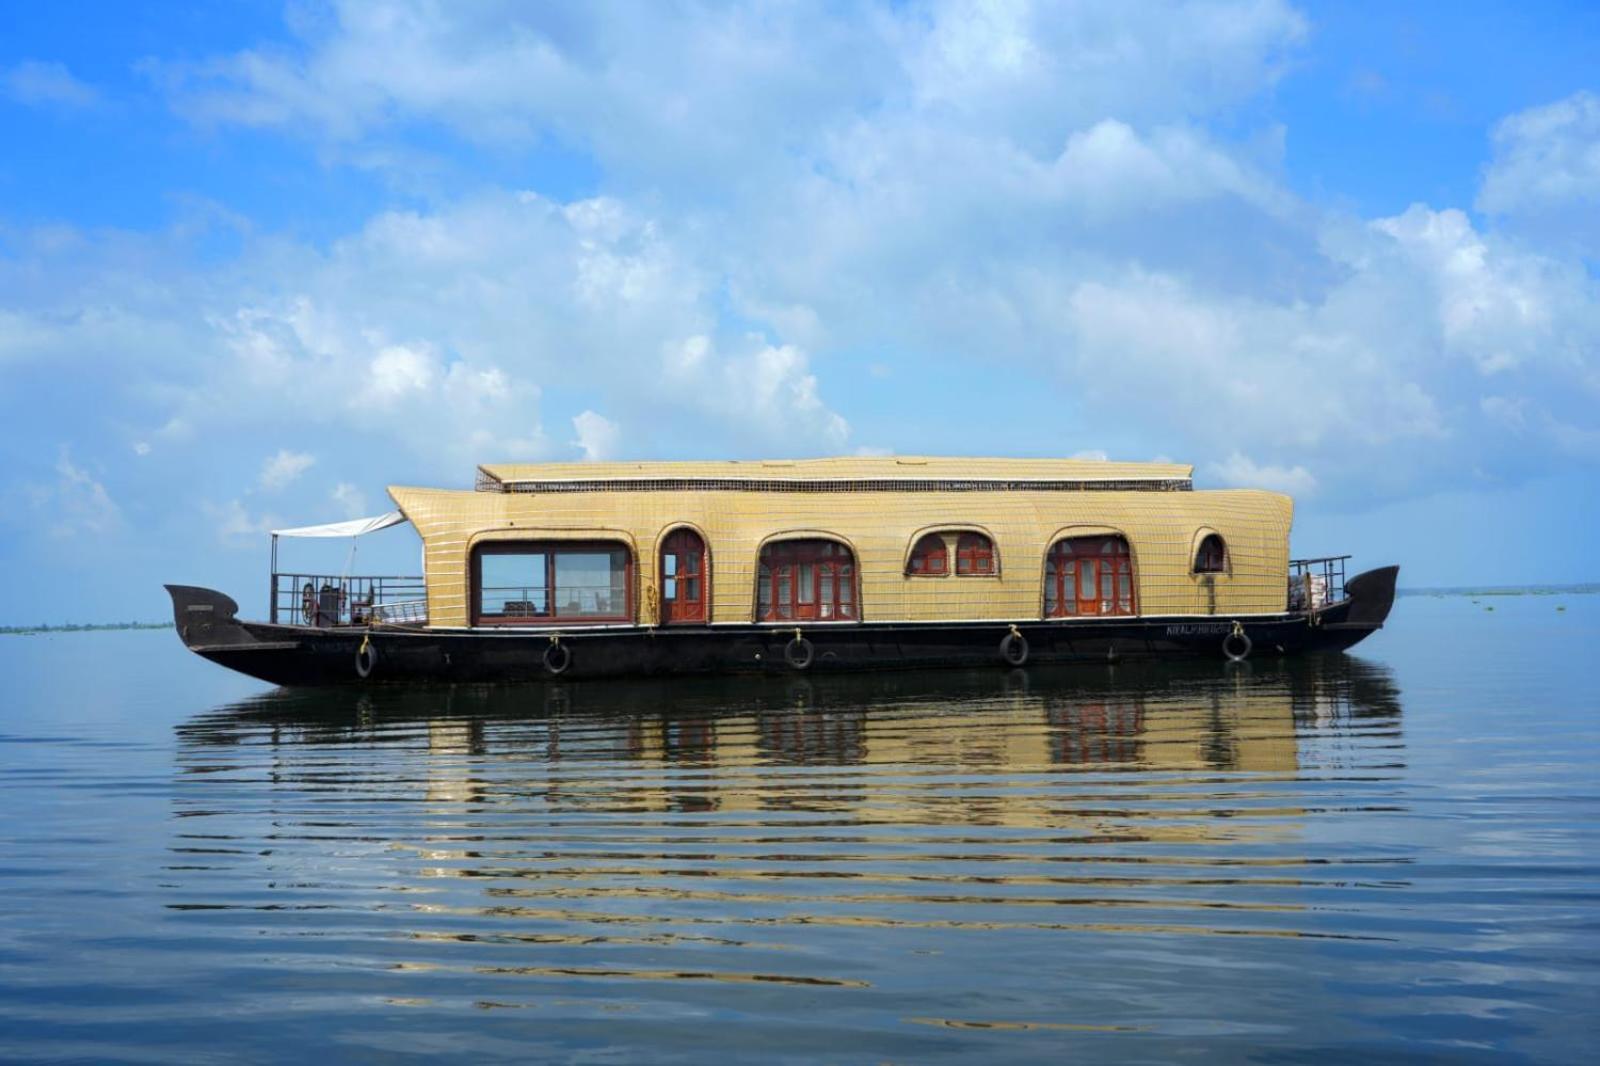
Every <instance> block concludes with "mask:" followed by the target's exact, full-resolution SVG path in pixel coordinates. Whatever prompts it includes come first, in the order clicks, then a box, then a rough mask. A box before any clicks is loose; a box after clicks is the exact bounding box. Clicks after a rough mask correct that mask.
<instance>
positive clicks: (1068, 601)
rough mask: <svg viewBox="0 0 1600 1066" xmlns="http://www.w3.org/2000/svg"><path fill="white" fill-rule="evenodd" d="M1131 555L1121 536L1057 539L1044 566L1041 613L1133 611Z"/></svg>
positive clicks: (1066, 615)
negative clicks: (1043, 592)
mask: <svg viewBox="0 0 1600 1066" xmlns="http://www.w3.org/2000/svg"><path fill="white" fill-rule="evenodd" d="M1135 611H1136V604H1135V597H1134V589H1133V557H1132V555H1131V554H1130V553H1129V551H1128V542H1127V541H1126V540H1124V539H1123V538H1121V537H1072V538H1070V539H1068V540H1062V541H1057V542H1056V544H1055V546H1054V547H1053V548H1051V549H1050V554H1049V556H1048V558H1047V560H1046V565H1045V615H1046V616H1047V617H1050V618H1062V617H1072V616H1076V615H1097V614H1099V615H1105V614H1134V613H1135Z"/></svg>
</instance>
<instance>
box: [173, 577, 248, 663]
mask: <svg viewBox="0 0 1600 1066" xmlns="http://www.w3.org/2000/svg"><path fill="white" fill-rule="evenodd" d="M166 589H167V593H168V594H169V595H171V597H172V620H173V622H174V623H175V624H176V625H177V627H178V635H179V636H180V637H182V638H183V642H184V644H186V645H188V646H189V647H191V648H194V647H197V646H215V645H218V644H244V643H249V642H250V641H252V640H253V639H254V638H253V637H251V635H250V634H249V633H248V632H246V631H245V629H244V627H243V626H241V625H240V624H239V622H238V620H237V618H236V617H235V616H236V615H238V613H239V605H238V604H237V603H235V602H234V600H233V597H231V596H227V595H224V594H223V593H221V592H218V591H217V590H216V589H208V588H201V587H200V586H198V585H168V586H166Z"/></svg>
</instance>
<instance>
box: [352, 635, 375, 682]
mask: <svg viewBox="0 0 1600 1066" xmlns="http://www.w3.org/2000/svg"><path fill="white" fill-rule="evenodd" d="M377 665H378V649H377V648H375V647H373V644H372V638H371V637H370V636H364V637H362V638H361V647H359V648H357V649H356V676H357V677H359V678H361V679H362V680H363V681H365V680H366V679H367V678H369V677H371V676H372V670H373V668H374V667H376V666H377Z"/></svg>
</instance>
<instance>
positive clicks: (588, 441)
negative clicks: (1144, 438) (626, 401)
mask: <svg viewBox="0 0 1600 1066" xmlns="http://www.w3.org/2000/svg"><path fill="white" fill-rule="evenodd" d="M572 428H573V430H574V432H576V433H577V434H578V439H577V440H575V441H573V442H572V443H573V445H574V446H575V447H578V448H581V449H583V458H584V460H585V461H586V462H591V463H596V462H600V461H602V460H605V459H614V458H616V455H617V445H618V443H619V442H620V441H621V439H622V427H621V426H618V425H617V424H616V423H615V422H613V421H611V420H610V419H608V418H605V417H604V416H602V415H598V414H596V413H595V412H593V411H584V412H582V413H581V414H579V415H577V416H576V417H575V418H573V420H572Z"/></svg>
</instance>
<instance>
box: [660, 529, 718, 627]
mask: <svg viewBox="0 0 1600 1066" xmlns="http://www.w3.org/2000/svg"><path fill="white" fill-rule="evenodd" d="M660 580H661V623H662V624H663V625H682V624H684V623H686V622H690V623H692V622H704V621H705V620H706V605H707V604H708V603H710V602H711V588H710V582H711V575H710V574H708V573H707V572H706V542H705V540H704V538H702V537H701V536H700V534H699V533H696V532H695V531H694V530H692V529H689V528H687V527H684V528H681V529H675V530H673V531H672V532H671V533H670V534H668V535H667V539H666V540H664V541H662V542H661V572H660Z"/></svg>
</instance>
